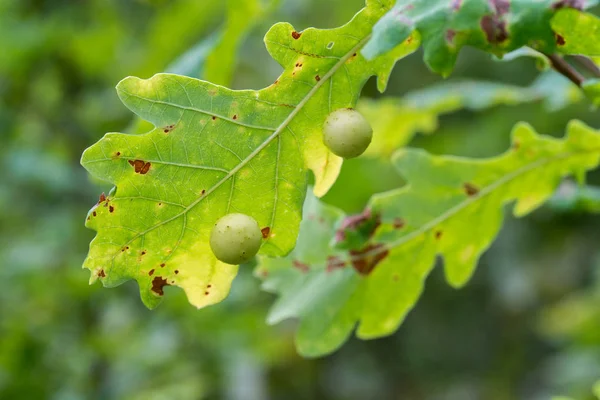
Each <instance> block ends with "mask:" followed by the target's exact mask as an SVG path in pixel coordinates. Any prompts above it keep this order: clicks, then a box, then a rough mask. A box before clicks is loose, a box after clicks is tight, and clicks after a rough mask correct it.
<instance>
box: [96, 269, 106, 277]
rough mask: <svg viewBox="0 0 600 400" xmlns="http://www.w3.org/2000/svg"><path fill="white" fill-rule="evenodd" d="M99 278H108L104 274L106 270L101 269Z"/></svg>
mask: <svg viewBox="0 0 600 400" xmlns="http://www.w3.org/2000/svg"><path fill="white" fill-rule="evenodd" d="M98 276H99V277H100V278H104V277H106V274H105V273H104V270H103V269H101V270H100V271H98Z"/></svg>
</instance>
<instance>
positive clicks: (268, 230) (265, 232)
mask: <svg viewBox="0 0 600 400" xmlns="http://www.w3.org/2000/svg"><path fill="white" fill-rule="evenodd" d="M260 233H262V237H263V239H266V238H268V237H269V234H270V233H271V228H269V227H268V226H265V227H264V228H262V229H261V230H260Z"/></svg>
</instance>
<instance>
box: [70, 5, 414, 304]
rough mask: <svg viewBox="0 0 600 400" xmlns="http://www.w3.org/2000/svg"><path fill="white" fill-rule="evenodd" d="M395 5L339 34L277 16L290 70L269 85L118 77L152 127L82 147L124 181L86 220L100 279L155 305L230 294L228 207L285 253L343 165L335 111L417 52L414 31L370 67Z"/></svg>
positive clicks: (93, 164) (272, 44)
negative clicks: (220, 244)
mask: <svg viewBox="0 0 600 400" xmlns="http://www.w3.org/2000/svg"><path fill="white" fill-rule="evenodd" d="M390 6H391V4H390V1H369V2H367V7H366V8H364V9H363V10H362V11H361V12H359V13H358V14H357V15H356V16H355V17H354V18H353V19H352V21H350V22H349V23H348V24H346V25H344V26H342V27H340V28H335V29H329V30H320V29H314V28H310V29H307V30H305V31H303V32H297V31H296V30H294V28H293V27H292V26H291V25H290V24H286V23H279V24H276V25H275V26H273V27H272V28H271V30H270V31H269V32H268V33H267V35H266V37H265V43H266V45H267V49H268V50H269V53H270V54H271V55H272V56H273V57H274V58H275V60H276V61H278V62H279V63H280V64H281V65H282V67H283V68H284V71H283V73H282V75H281V76H280V77H279V78H278V79H277V80H276V81H275V83H274V84H273V85H271V86H269V87H267V88H265V89H262V90H240V91H233V90H230V89H227V88H224V87H222V86H217V85H214V84H212V83H209V82H205V81H200V80H197V79H192V78H187V77H183V76H178V75H172V74H158V75H155V76H154V77H152V78H150V79H147V80H143V79H139V78H133V77H130V78H126V79H124V80H123V81H122V82H120V83H119V85H118V86H117V92H118V94H119V96H120V98H121V100H122V101H123V103H124V104H125V105H126V106H127V107H129V108H130V109H131V110H132V111H133V112H135V113H136V114H138V115H139V116H140V117H142V118H143V119H145V120H147V121H149V122H150V123H152V124H153V125H154V127H155V128H154V129H153V130H152V131H150V132H148V133H145V134H142V135H126V134H121V133H109V134H107V135H106V136H105V137H104V138H103V139H101V140H100V141H99V142H98V143H96V144H95V145H93V146H92V147H90V148H89V149H87V150H86V151H85V153H84V154H83V157H82V165H83V166H85V168H86V169H87V170H88V171H89V172H90V173H91V174H93V175H94V176H96V177H98V178H101V179H104V180H107V181H110V182H111V183H113V184H115V185H116V191H115V192H114V193H111V194H109V195H108V196H107V197H104V196H102V197H101V201H99V203H98V204H97V205H96V206H95V207H94V208H93V209H92V210H91V211H90V213H89V215H88V220H87V226H88V227H90V228H92V229H94V230H96V231H97V232H98V234H97V236H96V238H95V239H94V240H93V241H92V243H91V246H90V252H89V255H88V257H87V259H86V260H85V263H84V266H85V267H86V268H88V269H89V270H90V271H92V281H93V280H95V279H96V278H100V280H101V281H102V283H103V284H104V285H105V286H115V285H118V284H120V283H122V282H124V281H127V280H129V279H135V280H136V281H137V282H138V284H139V286H140V292H141V297H142V300H143V302H144V303H145V304H146V305H147V306H148V307H155V306H156V305H157V304H158V303H159V302H160V300H161V297H162V295H163V293H164V287H165V286H167V285H174V286H179V287H181V288H183V289H184V290H185V292H186V294H187V296H188V299H189V300H190V302H191V303H192V304H193V305H195V306H196V307H203V306H206V305H210V304H214V303H216V302H219V301H221V300H222V299H223V298H224V297H225V296H226V295H227V293H228V292H229V288H230V284H231V281H232V279H233V278H234V276H235V274H236V272H237V266H232V265H225V264H223V263H220V262H218V261H217V260H216V259H215V257H214V256H213V254H212V252H211V250H210V248H209V244H208V237H209V234H210V231H211V228H212V226H213V225H214V223H215V221H216V220H218V219H219V218H220V217H222V216H223V215H225V214H227V213H230V212H242V213H245V214H247V215H250V216H252V217H253V218H255V219H256V220H257V221H258V222H259V224H260V226H261V228H263V234H264V238H265V240H264V244H263V246H262V248H261V250H260V253H261V254H264V255H269V256H284V255H285V254H287V253H288V252H289V251H290V250H291V249H292V248H293V247H294V244H295V241H296V237H297V232H298V225H299V223H300V220H301V208H302V204H303V201H304V197H305V193H306V180H307V171H308V169H310V170H312V171H313V173H314V174H315V179H316V186H315V193H316V194H317V195H322V194H324V193H325V192H326V191H327V190H328V188H329V187H330V186H331V184H332V183H333V182H334V181H335V179H336V177H337V174H338V172H339V168H340V165H341V159H339V158H338V157H336V156H334V155H333V154H332V153H330V152H329V151H328V149H327V148H326V147H325V146H324V144H323V143H322V139H321V126H322V124H323V121H324V120H325V118H326V116H327V115H328V113H329V112H331V111H333V110H335V109H338V108H344V107H354V105H355V104H356V101H357V99H358V97H359V94H360V91H361V88H362V86H363V85H364V83H365V82H366V80H367V79H368V78H369V77H370V76H372V75H377V76H378V87H379V89H380V90H384V88H385V85H386V82H387V79H388V76H389V74H390V71H391V69H392V67H393V66H394V63H395V62H396V60H397V59H398V58H400V57H402V56H405V55H406V54H409V53H410V52H412V51H413V50H414V49H415V48H416V47H417V46H418V38H417V37H411V38H409V40H407V41H406V43H404V44H402V45H400V46H399V47H397V48H396V49H395V50H393V51H392V52H390V53H388V54H386V55H384V56H382V57H379V58H377V59H374V60H372V61H367V60H365V59H364V58H363V57H362V56H361V55H360V54H359V52H360V49H361V48H362V46H363V45H364V44H365V43H366V42H367V40H368V38H369V37H370V32H371V29H372V26H373V24H374V23H375V22H376V21H377V20H378V19H379V18H380V17H381V15H383V14H384V13H385V12H387V11H388V10H389V7H390Z"/></svg>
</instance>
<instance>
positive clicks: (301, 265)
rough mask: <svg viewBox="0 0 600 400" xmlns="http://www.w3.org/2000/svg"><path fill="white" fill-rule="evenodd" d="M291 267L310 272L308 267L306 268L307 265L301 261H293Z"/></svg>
mask: <svg viewBox="0 0 600 400" xmlns="http://www.w3.org/2000/svg"><path fill="white" fill-rule="evenodd" d="M292 265H293V266H294V268H298V269H299V270H300V271H302V272H304V273H307V272H308V271H310V267H309V266H308V264H305V263H303V262H301V261H298V260H294V261H293V262H292Z"/></svg>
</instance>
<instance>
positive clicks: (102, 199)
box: [98, 192, 106, 204]
mask: <svg viewBox="0 0 600 400" xmlns="http://www.w3.org/2000/svg"><path fill="white" fill-rule="evenodd" d="M105 201H106V195H105V194H104V192H102V194H100V197H99V198H98V204H100V203H102V202H105Z"/></svg>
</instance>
